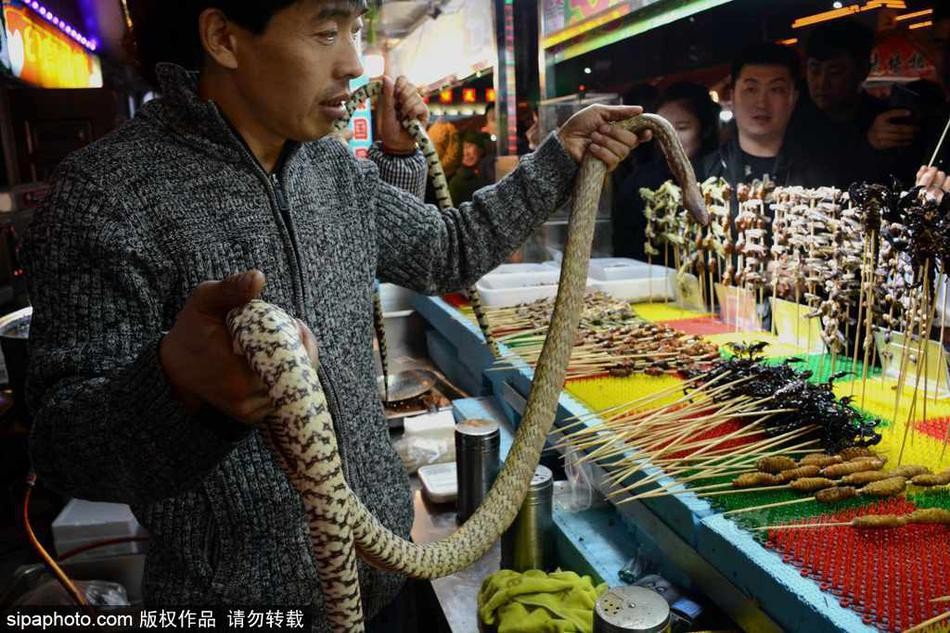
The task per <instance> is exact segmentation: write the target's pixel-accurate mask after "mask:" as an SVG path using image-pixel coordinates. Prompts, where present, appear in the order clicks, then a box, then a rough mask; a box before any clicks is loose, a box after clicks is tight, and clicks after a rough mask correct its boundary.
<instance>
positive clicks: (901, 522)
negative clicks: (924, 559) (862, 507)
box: [751, 508, 950, 531]
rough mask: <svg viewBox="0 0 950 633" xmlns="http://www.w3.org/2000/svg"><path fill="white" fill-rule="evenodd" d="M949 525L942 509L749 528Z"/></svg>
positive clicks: (949, 512) (947, 514)
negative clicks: (831, 521) (826, 521)
mask: <svg viewBox="0 0 950 633" xmlns="http://www.w3.org/2000/svg"><path fill="white" fill-rule="evenodd" d="M911 524H919V525H950V510H945V509H943V508H923V509H917V510H914V511H913V512H909V513H907V514H866V515H863V516H859V517H855V518H853V519H851V520H850V521H841V522H834V523H788V524H784V525H763V526H761V527H755V528H751V529H753V530H755V531H762V530H802V529H809V528H821V527H854V528H859V529H865V530H881V529H890V528H898V527H904V526H905V525H911Z"/></svg>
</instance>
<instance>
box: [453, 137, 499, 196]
mask: <svg viewBox="0 0 950 633" xmlns="http://www.w3.org/2000/svg"><path fill="white" fill-rule="evenodd" d="M485 141H486V139H485V137H484V135H483V134H482V133H481V132H468V133H467V134H465V136H464V137H463V138H462V166H461V167H459V168H458V171H456V172H455V175H454V176H452V179H451V180H449V193H450V194H451V195H452V202H453V203H454V204H461V203H463V202H468V201H469V200H471V199H472V196H473V195H474V194H475V192H476V191H478V190H479V189H481V188H482V187H484V186H485V185H488V184H491V183H490V182H489V181H488V179H487V178H486V177H485V176H484V174H482V173H481V171H480V166H481V161H482V158H484V157H485Z"/></svg>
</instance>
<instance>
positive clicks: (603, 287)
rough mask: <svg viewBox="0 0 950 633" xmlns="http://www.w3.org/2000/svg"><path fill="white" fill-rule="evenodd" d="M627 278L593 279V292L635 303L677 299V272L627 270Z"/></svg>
mask: <svg viewBox="0 0 950 633" xmlns="http://www.w3.org/2000/svg"><path fill="white" fill-rule="evenodd" d="M625 272H626V274H627V276H626V277H622V278H619V279H612V280H608V281H604V280H598V279H593V280H591V282H590V284H589V286H588V287H589V288H590V289H591V290H600V291H601V292H605V293H607V294H608V295H610V296H611V297H614V298H615V299H623V300H625V301H630V302H633V303H643V302H648V301H662V300H666V299H673V298H675V297H676V271H674V270H673V269H671V268H665V267H663V266H657V265H655V264H654V265H653V266H649V265H647V264H644V265H643V267H636V268H633V267H629V268H625Z"/></svg>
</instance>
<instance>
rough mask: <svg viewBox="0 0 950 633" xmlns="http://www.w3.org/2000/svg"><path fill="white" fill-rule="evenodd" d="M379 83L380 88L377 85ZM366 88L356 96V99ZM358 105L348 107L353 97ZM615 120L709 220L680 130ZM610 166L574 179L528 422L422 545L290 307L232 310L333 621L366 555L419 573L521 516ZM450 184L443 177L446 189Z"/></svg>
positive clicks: (429, 574) (473, 553)
mask: <svg viewBox="0 0 950 633" xmlns="http://www.w3.org/2000/svg"><path fill="white" fill-rule="evenodd" d="M373 90H378V88H374V89H373ZM363 97H364V95H354V99H353V103H352V104H351V105H352V106H353V107H355V101H356V100H357V99H360V98H363ZM348 109H349V108H348ZM405 125H406V127H407V128H408V129H409V130H410V132H411V133H412V135H413V137H414V138H415V139H416V140H417V142H418V143H419V145H420V147H421V148H422V151H423V152H424V153H425V154H426V155H427V157H429V165H430V168H431V167H433V166H436V167H437V169H436V171H437V172H441V168H440V167H438V158H437V157H436V158H435V160H432V159H431V156H433V155H435V150H434V149H433V148H432V145H431V142H430V141H429V139H428V137H427V136H426V134H425V131H424V130H423V129H422V126H421V125H420V124H419V123H418V122H416V121H408V122H406V123H405ZM615 125H618V126H620V127H623V128H626V129H628V130H631V131H634V132H637V133H639V132H641V131H645V130H651V131H652V132H653V135H654V137H655V139H656V140H657V141H658V142H659V143H660V145H661V147H662V148H663V151H664V153H665V154H666V157H667V160H668V162H669V164H670V168H671V169H672V171H673V174H674V175H675V177H676V178H677V179H678V180H679V182H680V184H681V186H682V187H683V191H684V196H683V198H684V201H685V204H686V206H687V208H688V209H689V210H690V212H691V213H692V215H693V217H694V218H695V219H696V220H697V221H698V222H700V223H703V224H705V223H706V222H708V216H707V214H706V209H705V206H704V204H703V198H702V195H701V193H700V190H699V187H698V185H697V183H696V178H695V175H694V174H693V169H692V167H691V166H690V163H689V160H688V159H687V157H686V154H685V152H684V151H683V148H682V145H681V144H680V142H679V140H678V138H677V136H676V133H675V132H674V130H673V129H672V127H670V125H669V124H668V123H667V122H666V121H665V120H664V119H662V118H660V117H657V116H654V115H648V114H644V115H640V116H635V117H633V118H630V119H627V120H626V121H622V122H618V123H616V124H615ZM605 174H606V167H605V165H604V163H603V162H601V161H600V160H597V159H596V158H593V157H592V156H589V155H588V156H587V157H586V158H585V159H584V161H583V163H582V165H581V167H580V171H579V173H578V176H577V179H576V181H575V183H574V200H573V208H572V211H571V216H570V221H569V226H568V228H569V232H568V238H567V245H566V248H565V251H564V259H563V263H562V268H561V278H560V284H559V287H558V294H557V299H556V301H555V305H554V312H553V314H552V317H551V324H550V328H549V330H548V335H547V338H546V339H545V342H544V347H543V349H542V351H541V357H540V360H539V362H538V364H537V368H536V370H535V373H534V379H533V382H532V387H531V394H530V395H529V397H528V402H527V406H526V408H525V413H524V417H523V419H522V423H521V425H520V426H519V428H518V431H517V434H516V436H515V440H514V443H513V444H512V447H511V451H510V453H509V454H508V457H507V459H506V460H505V464H504V467H503V468H502V470H501V472H500V473H499V475H498V477H497V479H496V481H495V484H494V485H493V486H492V489H491V490H490V491H489V493H488V495H487V497H486V498H485V501H484V502H483V503H482V505H481V506H479V508H478V509H477V510H476V512H475V514H474V515H472V517H471V518H469V520H468V521H466V522H465V523H464V524H463V525H462V526H461V527H460V528H459V529H458V531H456V532H455V533H454V534H452V535H451V536H449V537H447V538H445V539H442V540H440V541H437V542H434V543H427V544H425V545H418V544H415V543H412V542H410V541H407V540H405V539H403V538H402V537H400V536H398V535H396V534H393V533H392V532H391V531H389V530H388V529H387V528H386V527H385V526H384V525H383V524H382V523H380V522H379V520H378V519H377V518H376V517H375V516H373V514H372V513H371V512H370V511H369V510H368V509H367V508H366V506H365V505H363V503H362V502H361V501H360V499H359V498H358V497H357V496H356V495H355V494H354V493H353V491H352V490H350V488H349V487H348V485H347V483H346V480H345V479H344V477H343V470H342V466H341V463H340V456H339V452H338V449H337V439H336V435H335V432H334V426H333V419H332V417H331V415H330V412H329V410H328V408H327V400H326V397H325V396H324V392H323V387H322V386H321V384H320V381H319V379H318V377H317V371H316V369H315V368H314V367H313V365H312V363H311V361H310V359H309V357H308V356H307V352H306V350H305V349H304V346H303V344H302V343H301V341H300V338H299V335H298V331H297V326H296V324H295V322H294V320H293V319H292V318H291V317H290V316H289V315H288V314H287V313H285V312H284V311H283V310H281V309H280V308H278V307H276V306H273V305H270V304H268V303H264V302H262V301H252V302H251V303H249V304H247V305H246V306H244V307H241V308H238V309H235V310H234V311H232V312H231V313H230V314H229V315H228V325H229V327H230V329H231V332H232V335H233V336H234V339H235V340H236V341H237V343H238V345H239V346H240V347H241V349H242V350H243V351H244V354H245V356H246V358H247V360H248V363H249V364H250V366H251V368H252V369H253V371H255V372H256V373H257V374H258V375H259V376H260V377H261V379H262V380H263V381H264V383H265V384H266V385H267V387H268V389H269V392H270V397H271V398H272V399H273V401H274V407H275V409H276V415H275V417H274V418H272V419H271V422H270V423H269V424H268V426H267V428H266V429H265V431H266V433H265V437H267V436H269V443H270V444H271V445H272V448H273V449H274V450H275V452H276V455H275V459H276V460H277V462H278V463H279V464H280V465H281V467H282V468H284V469H285V470H286V472H287V475H288V477H289V478H290V481H291V482H292V483H293V485H294V487H295V488H296V489H297V491H298V492H299V493H300V495H301V497H302V498H303V502H304V507H305V509H306V513H307V520H308V522H309V528H310V534H311V539H312V543H313V551H314V561H315V564H316V568H317V573H318V576H319V579H320V587H321V589H322V591H323V595H324V597H325V612H326V617H327V619H328V621H329V623H330V625H331V627H332V629H333V630H334V631H348V632H349V631H362V630H363V612H362V604H361V599H360V587H359V578H358V575H357V566H356V554H357V553H359V555H360V556H362V557H363V558H364V559H365V560H366V561H368V562H369V563H371V564H373V565H375V566H377V567H380V568H382V569H386V570H390V571H395V572H400V573H403V574H406V575H409V576H413V577H416V578H435V577H438V576H444V575H448V574H452V573H455V572H457V571H458V570H461V569H464V568H465V567H468V566H469V565H471V564H472V563H474V562H475V561H476V560H478V559H479V558H481V557H482V556H483V555H484V554H485V552H486V551H488V549H489V548H490V547H491V546H492V544H493V543H494V542H495V541H496V540H497V539H498V537H499V536H500V535H501V534H502V533H503V532H504V531H505V530H506V529H507V528H508V526H509V525H510V524H511V523H512V521H513V520H514V519H515V516H516V515H517V513H518V510H519V508H520V506H521V503H522V501H523V499H524V496H525V493H526V491H527V488H528V485H529V482H530V481H531V477H532V475H533V474H534V470H535V468H536V467H537V464H538V459H539V457H540V454H541V451H542V449H543V447H544V441H545V438H546V436H547V434H548V432H549V431H550V428H551V425H552V424H553V421H554V416H555V413H556V409H557V403H558V397H559V396H560V393H561V389H562V387H563V384H564V379H565V375H566V369H567V364H568V360H569V359H570V354H571V348H572V346H573V343H574V334H575V332H576V331H577V327H578V322H579V320H580V313H581V308H582V307H583V299H584V289H585V285H586V279H587V267H588V263H589V260H590V248H591V240H592V238H593V233H594V220H595V216H596V214H597V206H598V202H599V199H600V192H601V188H602V186H603V181H604V176H605ZM439 185H443V186H444V176H443V182H442V183H438V184H437V185H436V189H439V188H440V186H439Z"/></svg>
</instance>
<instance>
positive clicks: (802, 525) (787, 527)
mask: <svg viewBox="0 0 950 633" xmlns="http://www.w3.org/2000/svg"><path fill="white" fill-rule="evenodd" d="M819 527H852V524H851V522H850V521H841V522H834V523H788V524H785V525H781V524H780V525H763V526H760V527H754V528H749V529H751V530H755V531H757V532H758V531H761V530H779V529H781V530H801V529H806V528H819Z"/></svg>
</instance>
